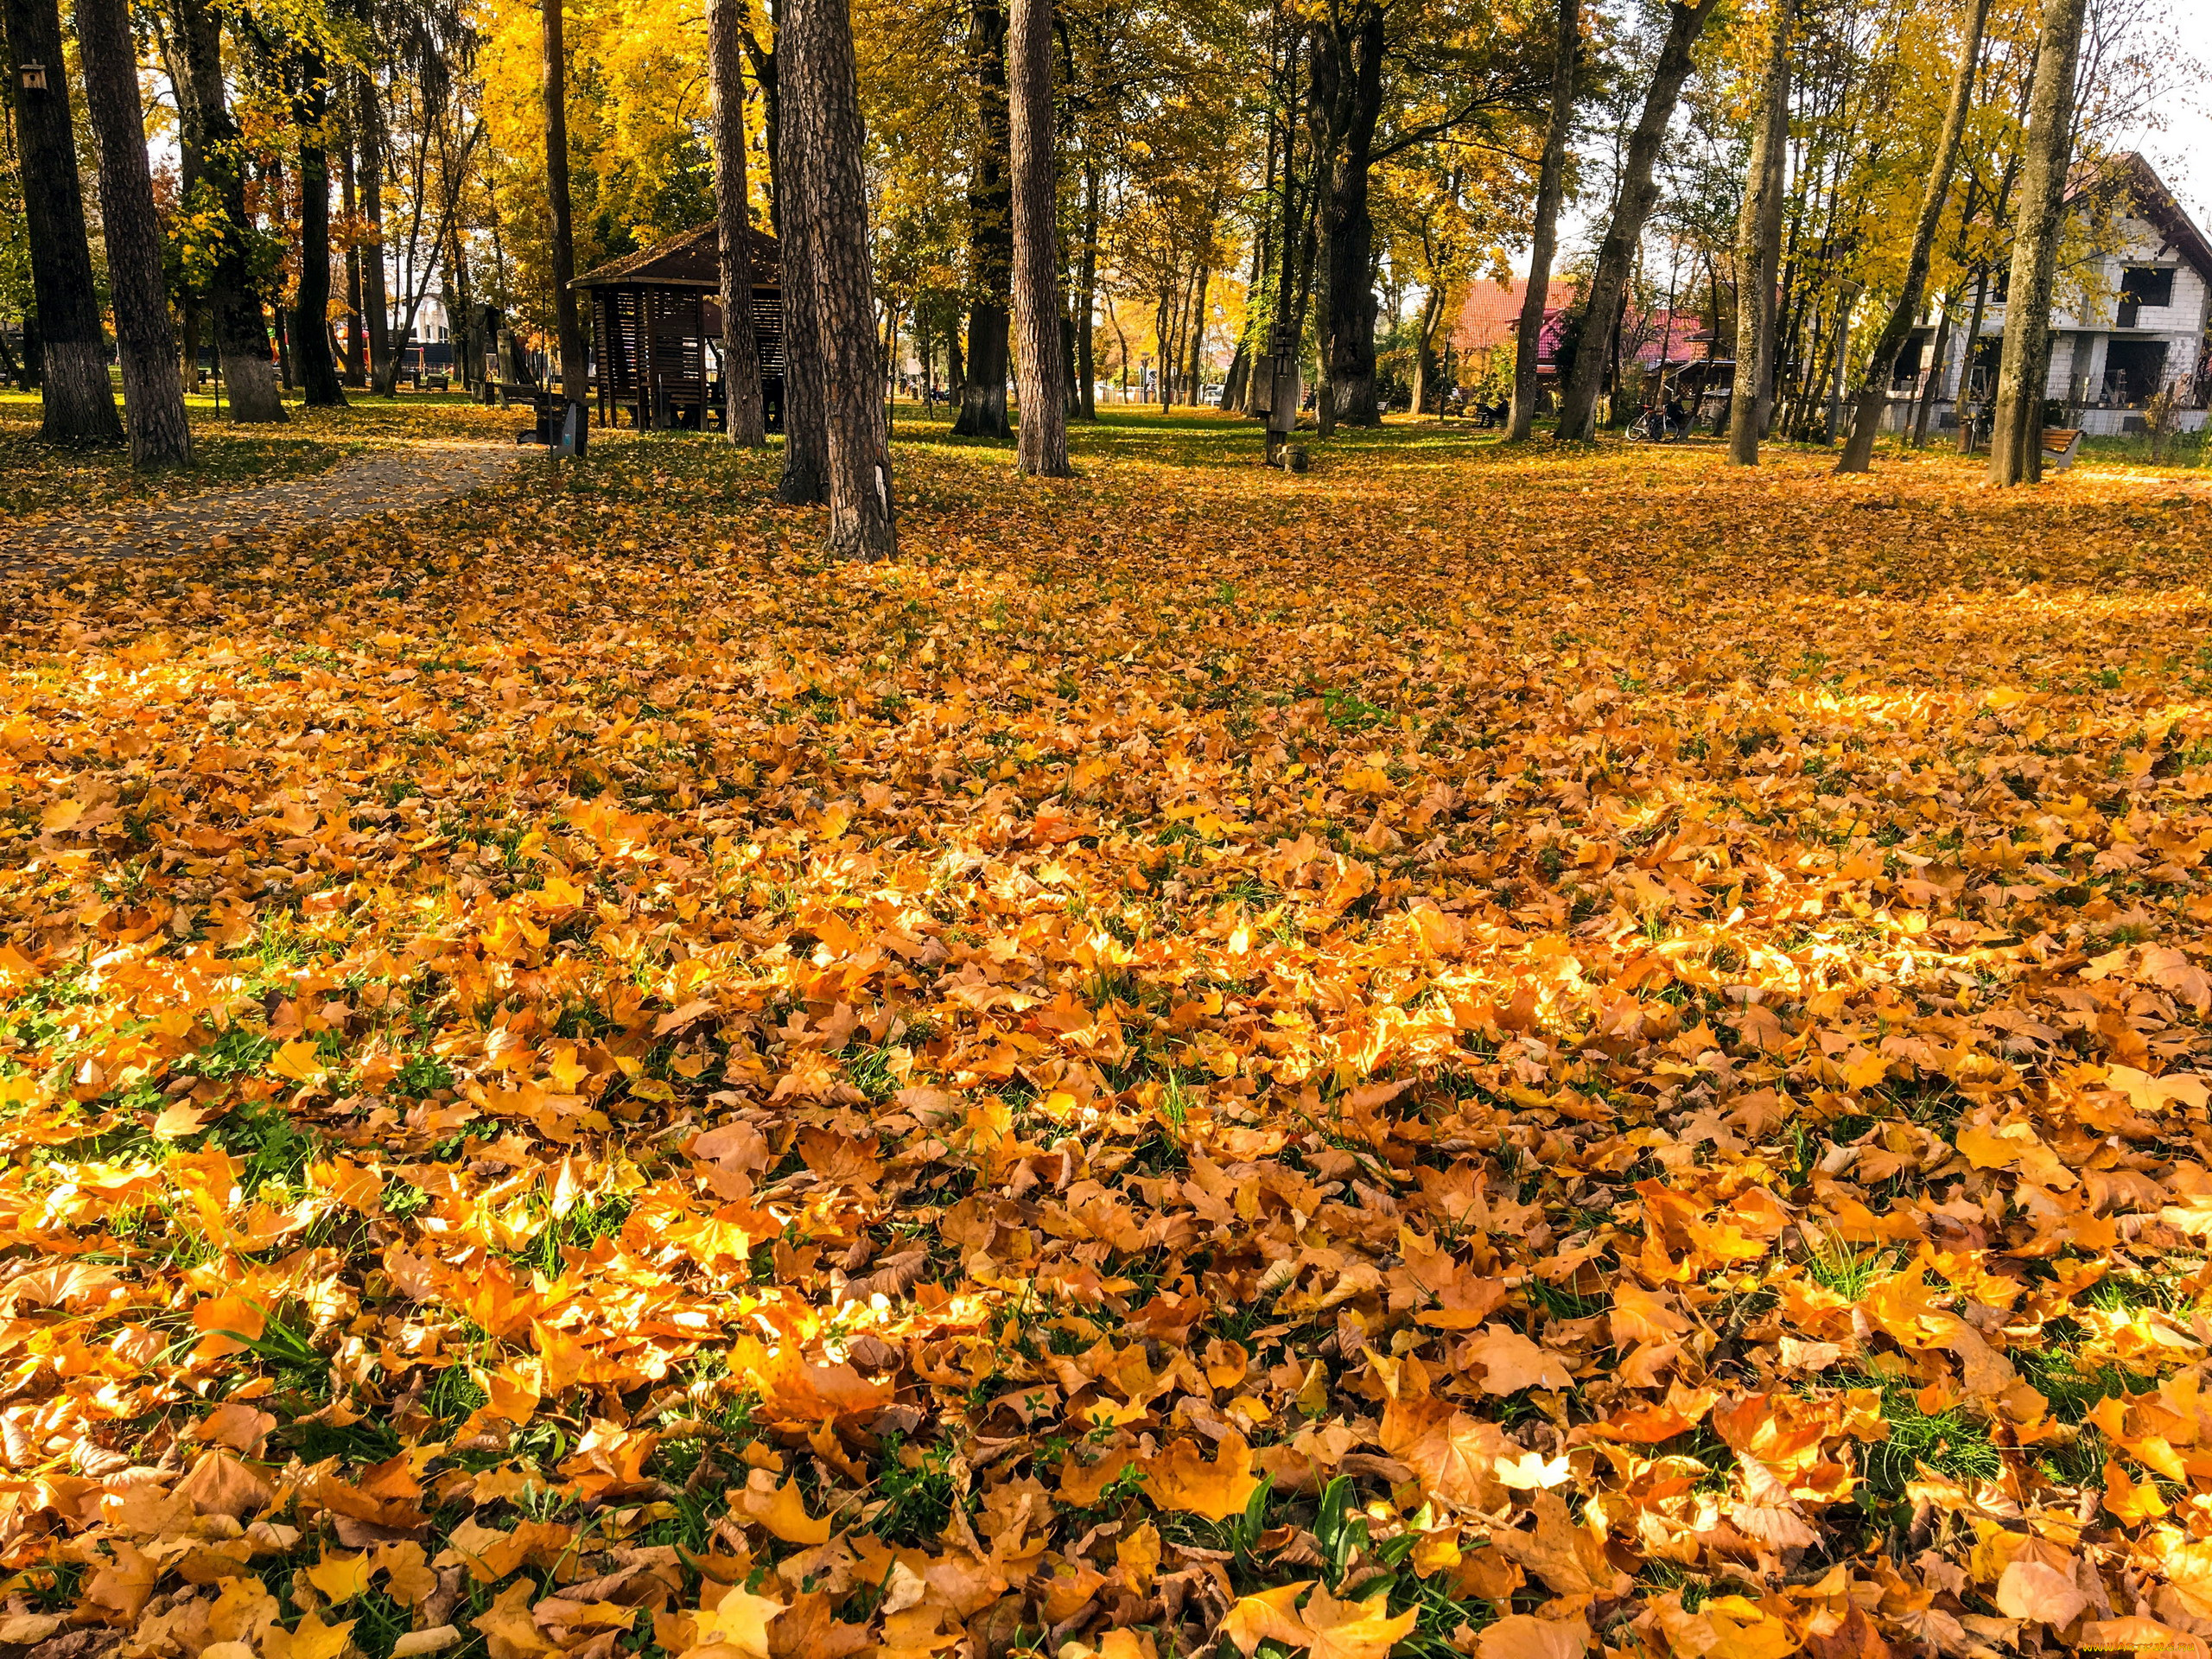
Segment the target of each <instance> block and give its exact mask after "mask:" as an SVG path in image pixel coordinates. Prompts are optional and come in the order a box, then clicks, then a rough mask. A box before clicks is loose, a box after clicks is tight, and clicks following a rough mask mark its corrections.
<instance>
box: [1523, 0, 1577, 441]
mask: <svg viewBox="0 0 2212 1659" xmlns="http://www.w3.org/2000/svg"><path fill="white" fill-rule="evenodd" d="M1581 11H1582V8H1581V3H1580V0H1559V29H1558V36H1559V38H1558V42H1557V45H1556V47H1555V48H1554V49H1555V50H1556V51H1557V52H1558V54H1559V55H1558V57H1557V58H1556V59H1555V60H1554V62H1553V65H1552V113H1551V120H1550V122H1549V123H1548V124H1547V125H1546V126H1545V129H1544V160H1543V166H1542V168H1541V169H1540V170H1539V172H1538V173H1537V175H1536V222H1535V227H1534V229H1533V230H1532V231H1531V232H1530V233H1529V287H1528V289H1527V291H1526V292H1525V293H1524V294H1522V296H1521V320H1520V325H1519V327H1518V328H1517V329H1516V331H1515V334H1514V343H1513V414H1512V416H1511V420H1510V423H1509V424H1508V425H1507V427H1506V429H1505V441H1506V442H1508V443H1522V442H1527V440H1528V437H1529V434H1530V433H1531V432H1532V431H1534V430H1535V424H1536V392H1537V370H1538V368H1539V366H1540V365H1541V361H1542V358H1543V349H1544V310H1545V308H1546V306H1547V305H1548V303H1549V302H1550V300H1551V284H1552V259H1553V257H1554V255H1555V254H1556V253H1557V252H1558V251H1559V213H1560V204H1561V202H1562V201H1563V200H1565V198H1566V195H1567V140H1568V139H1569V138H1570V137H1573V132H1574V72H1575V68H1576V67H1577V64H1578V62H1579V61H1580V58H1581V56H1582V16H1581Z"/></svg>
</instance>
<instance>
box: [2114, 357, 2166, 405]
mask: <svg viewBox="0 0 2212 1659" xmlns="http://www.w3.org/2000/svg"><path fill="white" fill-rule="evenodd" d="M2165 381H2166V342H2165V341H2164V340H2113V342H2112V344H2111V345H2110V346H2107V347H2106V348H2105V384H2104V395H2103V397H2101V398H2100V399H2099V400H2098V401H2099V402H2100V403H2101V404H2103V406H2104V407H2105V408H2107V409H2140V408H2142V407H2143V406H2144V405H2145V404H2147V403H2149V402H2150V401H2151V399H2152V398H2153V397H2156V396H2157V395H2158V389H2159V388H2160V387H2161V386H2163V385H2165Z"/></svg>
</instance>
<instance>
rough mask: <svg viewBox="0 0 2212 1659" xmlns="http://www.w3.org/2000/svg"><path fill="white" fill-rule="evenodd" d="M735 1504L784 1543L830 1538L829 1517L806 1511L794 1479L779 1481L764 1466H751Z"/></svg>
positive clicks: (819, 1542) (819, 1541) (810, 1543)
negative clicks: (756, 1467) (750, 1471)
mask: <svg viewBox="0 0 2212 1659" xmlns="http://www.w3.org/2000/svg"><path fill="white" fill-rule="evenodd" d="M737 1507H738V1508H739V1510H741V1511H742V1512H743V1513H745V1514H746V1515H748V1516H751V1517H752V1518H753V1520H755V1521H758V1522H760V1524H761V1525H762V1526H764V1527H766V1529H768V1530H769V1531H770V1532H771V1533H772V1534H773V1535H775V1536H777V1537H779V1538H780V1539H782V1540H783V1541H785V1543H787V1544H808V1545H812V1544H826V1543H828V1542H829V1516H826V1515H825V1516H810V1515H809V1514H807V1512H806V1503H805V1501H804V1499H803V1498H802V1497H800V1496H799V1490H798V1482H797V1481H796V1480H787V1481H785V1482H784V1483H783V1484H781V1485H779V1484H777V1483H776V1478H775V1477H774V1476H773V1475H772V1474H770V1473H769V1472H768V1471H766V1469H755V1470H754V1471H753V1473H752V1475H751V1476H750V1477H749V1478H748V1479H747V1484H746V1489H745V1491H742V1492H741V1493H739V1494H738V1495H737Z"/></svg>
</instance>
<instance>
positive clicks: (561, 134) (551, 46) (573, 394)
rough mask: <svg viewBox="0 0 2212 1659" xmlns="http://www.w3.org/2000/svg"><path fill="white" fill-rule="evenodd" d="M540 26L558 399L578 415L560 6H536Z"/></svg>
mask: <svg viewBox="0 0 2212 1659" xmlns="http://www.w3.org/2000/svg"><path fill="white" fill-rule="evenodd" d="M539 3H540V10H541V11H542V13H543V23H544V48H545V70H544V81H543V88H544V99H545V199H546V206H547V207H548V208H550V212H551V217H552V221H553V223H552V231H553V235H552V243H553V245H552V248H551V253H552V265H553V316H554V321H555V327H556V334H557V337H558V340H559V345H560V349H561V396H562V397H563V400H565V401H566V402H567V403H568V404H569V406H570V407H571V408H573V409H578V410H581V409H583V408H585V407H586V406H587V405H586V403H585V398H586V396H587V393H586V391H585V381H586V378H587V375H586V370H585V366H584V362H585V359H584V323H583V318H582V315H581V314H580V313H579V312H578V311H577V309H576V290H575V288H574V287H573V286H572V284H573V283H575V277H576V238H575V223H574V219H575V209H574V208H573V207H572V206H571V205H570V200H569V94H568V82H569V60H568V53H567V51H566V50H565V49H564V48H563V44H562V39H561V23H562V18H561V10H562V5H563V0H539Z"/></svg>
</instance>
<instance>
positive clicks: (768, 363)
mask: <svg viewBox="0 0 2212 1659" xmlns="http://www.w3.org/2000/svg"><path fill="white" fill-rule="evenodd" d="M751 237H752V242H751V249H750V251H751V253H752V256H753V339H754V340H755V341H756V342H758V345H759V348H760V391H761V400H762V402H763V403H765V404H766V406H767V411H768V423H769V425H770V427H771V428H772V429H781V427H782V424H783V409H784V296H783V265H782V261H781V258H780V257H779V249H778V248H777V245H776V238H773V237H772V236H769V235H767V234H766V233H765V232H760V231H753V232H751ZM721 283H722V279H721V243H720V238H718V237H717V236H716V234H715V227H714V226H711V225H707V226H702V227H700V228H699V229H698V230H696V231H686V232H683V234H682V235H680V236H672V237H670V238H668V239H667V240H666V241H664V242H657V243H655V244H654V245H652V247H649V248H641V249H639V251H637V252H635V253H632V254H628V255H626V256H625V257H622V258H620V259H614V260H610V261H608V262H607V264H603V265H601V266H600V267H599V268H598V269H597V270H590V271H587V272H585V273H584V275H582V276H581V277H577V278H576V281H575V286H576V287H577V289H580V290H582V291H584V292H585V293H587V294H588V295H589V296H590V299H591V319H592V362H593V368H594V373H593V376H592V380H593V385H594V389H595V391H596V392H597V394H598V403H599V417H600V422H601V424H602V425H609V426H611V425H613V423H614V417H615V411H617V410H625V409H626V410H629V411H630V415H631V420H632V423H633V424H635V425H636V426H638V427H639V428H640V429H644V428H648V427H671V426H693V427H704V426H707V425H709V423H713V422H715V421H716V420H718V419H719V418H720V416H721V410H722V408H723V407H724V405H723V400H722V397H721V339H722V308H721Z"/></svg>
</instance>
